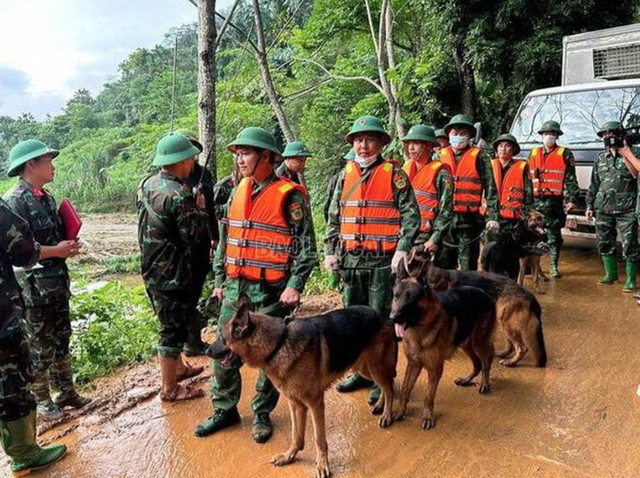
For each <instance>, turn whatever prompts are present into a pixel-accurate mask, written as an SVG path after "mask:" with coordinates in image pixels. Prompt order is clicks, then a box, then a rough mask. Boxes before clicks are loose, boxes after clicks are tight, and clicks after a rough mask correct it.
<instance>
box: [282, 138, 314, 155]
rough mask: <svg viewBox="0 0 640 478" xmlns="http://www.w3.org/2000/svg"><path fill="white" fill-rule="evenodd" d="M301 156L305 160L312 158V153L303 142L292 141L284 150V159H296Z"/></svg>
mask: <svg viewBox="0 0 640 478" xmlns="http://www.w3.org/2000/svg"><path fill="white" fill-rule="evenodd" d="M300 156H303V157H305V158H308V157H309V156H311V151H309V150H308V149H307V147H306V146H305V145H304V143H303V142H302V141H292V142H291V143H289V144H287V146H286V147H285V148H284V152H283V153H282V157H283V158H295V157H300Z"/></svg>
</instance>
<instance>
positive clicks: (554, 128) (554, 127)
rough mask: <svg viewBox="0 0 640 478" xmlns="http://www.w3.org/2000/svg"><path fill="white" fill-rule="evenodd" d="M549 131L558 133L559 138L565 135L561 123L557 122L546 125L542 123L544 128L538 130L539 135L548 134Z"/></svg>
mask: <svg viewBox="0 0 640 478" xmlns="http://www.w3.org/2000/svg"><path fill="white" fill-rule="evenodd" d="M549 131H550V132H553V133H558V136H562V135H563V134H564V133H563V132H562V130H561V129H560V123H558V122H557V121H545V122H544V123H542V126H540V129H539V130H538V134H542V133H546V132H549Z"/></svg>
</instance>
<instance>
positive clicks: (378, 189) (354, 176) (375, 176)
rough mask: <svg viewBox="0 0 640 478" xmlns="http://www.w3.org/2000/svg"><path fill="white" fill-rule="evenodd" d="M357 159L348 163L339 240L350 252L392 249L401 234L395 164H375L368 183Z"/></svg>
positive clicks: (343, 190)
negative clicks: (395, 195)
mask: <svg viewBox="0 0 640 478" xmlns="http://www.w3.org/2000/svg"><path fill="white" fill-rule="evenodd" d="M361 176H362V171H361V170H360V166H358V164H356V163H355V162H349V163H347V165H346V166H345V177H344V184H343V186H342V197H341V198H340V241H341V243H342V249H343V250H345V251H347V252H349V251H353V250H356V249H363V250H365V251H370V252H393V251H395V249H396V245H397V244H398V234H399V233H400V211H398V207H397V206H396V202H395V199H394V197H393V187H392V181H393V164H391V163H389V162H386V161H385V162H382V163H381V164H379V165H378V166H375V168H374V170H373V171H372V172H371V175H370V176H369V179H368V181H367V183H366V184H363V181H361V180H360V178H361Z"/></svg>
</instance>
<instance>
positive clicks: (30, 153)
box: [7, 139, 60, 176]
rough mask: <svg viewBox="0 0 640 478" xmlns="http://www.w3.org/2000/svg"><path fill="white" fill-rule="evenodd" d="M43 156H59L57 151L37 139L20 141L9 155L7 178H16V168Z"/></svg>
mask: <svg viewBox="0 0 640 478" xmlns="http://www.w3.org/2000/svg"><path fill="white" fill-rule="evenodd" d="M45 154H50V155H51V157H52V158H55V157H56V156H58V155H59V154H60V151H58V150H57V149H52V148H50V147H49V146H47V145H46V144H44V143H43V142H42V141H38V140H37V139H28V140H26V141H20V142H19V143H18V144H16V145H15V146H14V147H13V148H11V152H10V153H9V171H7V175H8V176H17V175H18V171H17V170H18V168H19V167H20V166H22V165H23V164H24V163H26V162H27V161H29V160H31V159H35V158H39V157H40V156H44V155H45Z"/></svg>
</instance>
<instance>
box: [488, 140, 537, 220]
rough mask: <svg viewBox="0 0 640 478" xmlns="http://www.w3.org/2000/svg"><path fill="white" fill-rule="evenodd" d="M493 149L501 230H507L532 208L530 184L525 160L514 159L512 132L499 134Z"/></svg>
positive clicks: (493, 168)
mask: <svg viewBox="0 0 640 478" xmlns="http://www.w3.org/2000/svg"><path fill="white" fill-rule="evenodd" d="M493 152H494V154H495V158H494V159H492V160H491V166H492V170H493V179H494V180H495V182H496V188H497V190H498V204H499V206H498V208H499V222H500V231H501V232H508V231H510V230H511V229H513V227H514V226H515V224H516V223H517V222H518V221H519V220H521V219H523V218H524V217H526V215H527V213H528V212H529V211H530V210H531V209H533V185H532V184H531V177H530V175H529V168H528V166H527V161H525V160H521V159H514V156H515V155H517V154H518V153H519V152H520V145H519V144H518V141H517V140H516V138H515V137H514V136H513V135H510V134H502V135H500V136H498V137H497V138H496V140H495V141H494V142H493Z"/></svg>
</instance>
